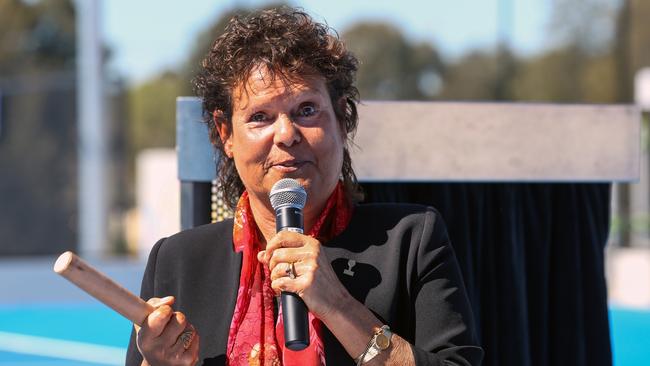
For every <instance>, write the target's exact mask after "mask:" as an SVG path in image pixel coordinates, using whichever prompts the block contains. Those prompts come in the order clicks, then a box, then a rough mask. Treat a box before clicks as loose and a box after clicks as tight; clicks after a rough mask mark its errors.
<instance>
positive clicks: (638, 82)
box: [634, 67, 650, 112]
mask: <svg viewBox="0 0 650 366" xmlns="http://www.w3.org/2000/svg"><path fill="white" fill-rule="evenodd" d="M634 101H635V102H636V104H637V105H638V106H639V107H640V108H641V109H642V110H644V111H647V112H650V67H645V68H643V69H641V70H639V71H637V73H636V75H635V76H634Z"/></svg>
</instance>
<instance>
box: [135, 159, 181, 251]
mask: <svg viewBox="0 0 650 366" xmlns="http://www.w3.org/2000/svg"><path fill="white" fill-rule="evenodd" d="M176 171H177V163H176V150H174V149H148V150H144V151H142V152H140V153H139V154H138V157H137V159H136V177H135V179H136V205H137V213H136V219H135V222H136V229H135V231H136V232H137V239H136V240H137V249H136V250H137V252H138V257H139V258H140V259H146V258H147V256H148V255H149V251H150V250H151V247H152V246H153V245H154V244H155V243H156V241H158V240H159V239H161V238H163V237H167V236H170V235H172V234H175V233H176V232H178V231H180V220H179V217H180V182H179V181H178V177H177V176H176Z"/></svg>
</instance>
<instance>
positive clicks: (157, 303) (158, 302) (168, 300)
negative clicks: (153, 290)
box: [147, 296, 176, 308]
mask: <svg viewBox="0 0 650 366" xmlns="http://www.w3.org/2000/svg"><path fill="white" fill-rule="evenodd" d="M175 300H176V299H175V298H174V296H166V297H163V298H162V299H161V298H158V297H152V298H151V299H149V300H148V301H147V303H148V304H149V305H151V306H153V307H154V308H159V307H161V306H163V305H171V304H173V303H174V301H175Z"/></svg>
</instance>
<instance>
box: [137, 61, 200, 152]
mask: <svg viewBox="0 0 650 366" xmlns="http://www.w3.org/2000/svg"><path fill="white" fill-rule="evenodd" d="M186 84H188V85H189V82H188V81H187V80H185V79H183V78H182V77H181V76H179V75H178V74H177V73H174V72H172V71H167V72H165V73H163V74H162V75H160V76H157V77H156V78H154V79H151V80H149V81H146V82H144V83H142V84H140V85H137V86H135V87H133V88H131V89H130V90H129V92H128V104H129V106H130V107H129V119H130V120H131V121H132V122H131V123H130V124H129V140H130V142H131V148H130V150H131V152H137V151H139V150H141V149H143V148H150V147H170V146H174V141H175V139H174V137H175V135H176V97H178V96H181V95H186V94H187V87H185V85H186Z"/></svg>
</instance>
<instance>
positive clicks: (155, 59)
mask: <svg viewBox="0 0 650 366" xmlns="http://www.w3.org/2000/svg"><path fill="white" fill-rule="evenodd" d="M266 3H269V1H267V0H247V1H234V0H183V1H176V0H138V1H132V0H104V1H103V3H102V7H101V11H102V15H101V22H102V24H101V30H102V37H103V39H104V41H105V42H106V43H107V44H108V46H109V47H110V48H111V50H112V59H111V62H110V64H109V68H110V70H111V71H113V72H117V73H118V74H119V75H121V76H123V77H124V78H125V79H126V80H127V82H129V83H139V82H142V81H145V80H147V79H149V78H151V77H153V76H155V75H156V74H158V73H160V72H162V71H164V70H166V69H173V68H175V67H176V66H178V65H179V64H180V63H182V62H183V61H184V60H185V59H186V57H187V55H188V54H189V53H190V52H191V50H192V48H193V45H194V40H195V39H196V38H197V35H198V34H199V33H201V31H202V30H204V29H206V28H207V27H208V26H209V25H210V24H211V23H213V22H214V21H215V20H216V19H217V18H218V17H219V16H220V15H221V14H222V13H223V12H225V11H227V10H228V9H232V8H234V7H236V6H237V5H240V6H247V7H255V6H259V5H263V4H266ZM289 3H290V4H292V5H296V6H300V7H302V8H303V9H304V10H306V11H307V12H308V13H310V14H311V15H312V16H313V17H314V18H315V19H317V20H320V21H326V22H327V23H328V24H329V25H330V26H331V27H333V28H334V29H336V30H337V31H339V33H342V32H343V31H345V29H346V28H348V27H350V26H351V25H353V24H354V23H356V22H359V21H364V20H380V21H386V22H389V23H392V24H394V25H395V26H397V27H398V28H400V29H401V30H402V31H403V32H404V34H405V35H406V36H408V37H410V38H411V39H413V40H416V41H428V42H431V43H432V44H433V45H434V46H435V47H436V48H437V49H439V50H440V51H441V52H442V54H443V56H444V57H446V58H447V59H450V60H453V59H455V58H458V57H460V56H462V55H463V54H465V53H467V52H469V51H470V50H473V49H477V48H481V49H486V48H490V47H494V46H495V44H496V42H497V40H498V39H499V36H500V35H502V36H503V35H505V37H506V39H507V41H508V43H509V44H510V45H511V46H512V48H513V49H514V50H515V52H517V53H518V54H520V55H524V56H526V55H533V54H535V53H537V52H540V51H541V50H542V49H544V47H546V46H547V45H548V39H547V38H546V37H545V36H546V34H547V32H548V22H549V17H550V15H551V5H550V3H552V2H551V1H549V0H453V1H450V0H428V1H426V0H420V1H417V0H394V1H386V0H356V1H355V0H321V1H317V0H303V1H298V0H292V1H289ZM499 3H501V4H502V6H501V7H500V6H499ZM500 9H501V10H500ZM504 9H505V10H504ZM500 14H501V16H500ZM499 17H501V19H503V20H505V21H504V22H502V26H501V27H499V25H498V23H499V21H498V19H499Z"/></svg>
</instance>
